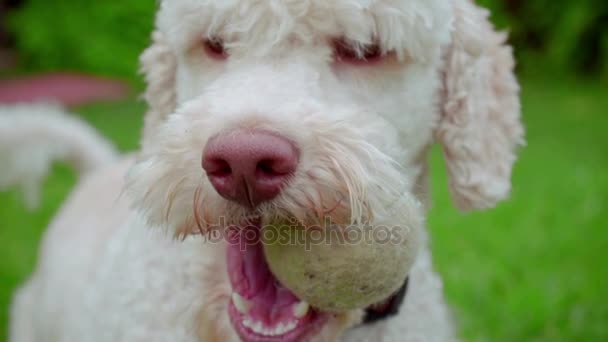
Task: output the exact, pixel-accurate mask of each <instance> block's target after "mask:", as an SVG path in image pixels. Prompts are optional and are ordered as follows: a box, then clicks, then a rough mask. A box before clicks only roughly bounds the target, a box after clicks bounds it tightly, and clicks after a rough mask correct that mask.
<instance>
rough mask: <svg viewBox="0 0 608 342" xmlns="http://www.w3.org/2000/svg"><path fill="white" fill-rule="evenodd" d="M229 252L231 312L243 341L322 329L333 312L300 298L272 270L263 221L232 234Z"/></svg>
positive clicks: (267, 341)
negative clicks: (316, 306) (263, 241)
mask: <svg viewBox="0 0 608 342" xmlns="http://www.w3.org/2000/svg"><path fill="white" fill-rule="evenodd" d="M227 253H228V255H227V265H228V274H229V278H230V283H231V285H232V299H231V301H230V304H229V307H228V314H229V316H230V320H231V322H232V325H233V327H234V329H235V330H236V332H237V334H238V335H239V336H240V338H241V339H242V340H243V341H244V342H278V341H281V342H289V341H302V340H307V339H308V338H309V337H311V336H314V335H316V334H317V333H318V332H319V331H320V330H321V328H322V327H323V325H324V324H325V323H326V322H327V320H328V319H329V317H330V315H329V314H327V313H322V312H320V311H317V310H315V309H314V308H312V307H310V305H309V304H308V303H306V302H304V301H301V300H300V299H298V297H296V295H295V294H293V293H292V292H291V291H290V290H289V289H288V288H286V287H284V286H283V285H281V284H280V283H279V281H278V280H277V279H276V278H275V276H274V275H273V274H272V272H271V271H270V269H269V267H268V264H267V262H266V259H265V256H264V251H263V246H262V241H261V224H259V223H254V224H250V225H247V226H245V227H242V228H241V229H239V232H238V233H237V234H235V235H234V236H232V237H231V238H230V243H229V246H228V252H227Z"/></svg>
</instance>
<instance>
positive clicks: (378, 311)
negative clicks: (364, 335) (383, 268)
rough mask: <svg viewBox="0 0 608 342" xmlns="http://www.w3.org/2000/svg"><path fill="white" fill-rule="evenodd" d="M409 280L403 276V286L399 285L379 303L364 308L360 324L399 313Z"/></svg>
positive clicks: (370, 322)
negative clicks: (387, 297) (393, 292)
mask: <svg viewBox="0 0 608 342" xmlns="http://www.w3.org/2000/svg"><path fill="white" fill-rule="evenodd" d="M409 280H410V277H407V278H405V282H403V286H401V288H400V289H399V290H398V291H397V292H395V294H394V295H392V296H391V297H390V298H389V299H387V300H386V301H384V302H382V303H380V304H374V305H372V306H370V307H368V308H367V309H365V316H364V317H363V322H361V325H367V324H372V323H375V322H378V321H381V320H384V319H387V318H390V317H392V316H395V315H397V314H398V313H399V309H400V308H401V304H402V303H403V300H404V299H405V294H406V293H407V284H408V283H409Z"/></svg>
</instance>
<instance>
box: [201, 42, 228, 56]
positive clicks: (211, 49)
mask: <svg viewBox="0 0 608 342" xmlns="http://www.w3.org/2000/svg"><path fill="white" fill-rule="evenodd" d="M204 46H205V53H207V56H209V57H211V58H213V59H217V60H223V59H226V58H228V51H226V47H225V46H224V41H223V40H222V39H221V38H217V37H212V38H207V39H205V41H204Z"/></svg>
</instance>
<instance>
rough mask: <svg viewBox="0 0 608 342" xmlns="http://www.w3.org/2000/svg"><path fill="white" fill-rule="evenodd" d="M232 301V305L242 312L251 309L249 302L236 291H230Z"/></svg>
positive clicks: (244, 312)
mask: <svg viewBox="0 0 608 342" xmlns="http://www.w3.org/2000/svg"><path fill="white" fill-rule="evenodd" d="M232 303H234V307H235V308H236V309H237V310H238V311H239V312H240V313H242V314H246V313H248V312H249V310H250V309H251V303H250V302H249V301H248V300H247V299H245V298H243V297H241V295H239V294H238V293H236V292H233V293H232Z"/></svg>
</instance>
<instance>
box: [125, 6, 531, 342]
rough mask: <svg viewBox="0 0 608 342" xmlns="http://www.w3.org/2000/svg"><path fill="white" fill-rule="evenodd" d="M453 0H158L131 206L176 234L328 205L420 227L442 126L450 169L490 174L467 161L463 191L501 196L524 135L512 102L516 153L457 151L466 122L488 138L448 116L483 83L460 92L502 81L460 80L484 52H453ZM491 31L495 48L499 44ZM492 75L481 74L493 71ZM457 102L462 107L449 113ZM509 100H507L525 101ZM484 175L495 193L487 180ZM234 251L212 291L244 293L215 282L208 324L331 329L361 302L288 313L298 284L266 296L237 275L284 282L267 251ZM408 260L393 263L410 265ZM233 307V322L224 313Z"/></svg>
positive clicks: (487, 199)
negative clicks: (425, 177)
mask: <svg viewBox="0 0 608 342" xmlns="http://www.w3.org/2000/svg"><path fill="white" fill-rule="evenodd" d="M461 5H462V6H464V9H462V11H471V12H474V10H475V9H474V8H472V7H471V5H470V4H468V3H466V4H461ZM455 6H456V5H454V4H452V3H451V2H449V1H440V0H413V1H403V0H384V1H366V0H337V1H325V0H312V1H288V0H285V1H271V0H268V1H256V2H252V1H248V0H230V1H225V0H222V1H220V0H165V1H161V5H160V9H159V14H158V19H157V31H156V32H155V35H154V40H155V42H154V44H153V45H152V47H151V48H150V49H148V51H147V52H146V53H145V54H144V55H143V57H142V61H143V64H144V71H145V73H146V76H147V79H148V83H149V88H148V92H147V94H146V98H147V100H148V102H149V103H150V105H151V111H150V113H149V115H148V117H147V122H146V130H145V136H144V140H143V146H142V147H143V149H142V153H141V156H140V159H139V162H138V164H137V165H136V166H135V167H134V168H133V169H132V171H131V173H130V175H129V191H130V193H131V195H132V196H133V198H134V203H135V205H136V206H137V207H138V208H139V209H141V210H142V211H143V212H144V213H145V215H146V217H147V219H148V221H149V222H150V223H151V224H152V225H155V226H164V227H167V228H169V229H170V230H171V231H173V232H174V233H175V234H176V235H180V236H183V235H188V234H193V233H197V232H200V231H202V232H205V231H207V230H209V229H215V228H218V227H219V228H220V229H222V228H226V227H242V226H245V225H246V224H251V223H252V222H254V223H255V225H259V226H260V227H261V226H263V225H264V224H265V223H266V222H270V221H276V220H283V219H289V220H296V221H297V222H299V223H300V224H302V225H304V226H312V225H317V224H319V223H321V222H325V220H327V219H328V218H329V219H330V220H331V222H332V223H334V224H338V225H349V224H359V225H360V224H366V225H372V226H373V225H377V224H388V225H403V226H407V227H408V229H409V230H410V231H411V232H413V233H415V232H416V231H418V230H419V229H421V227H420V222H421V221H422V220H421V217H422V216H423V210H422V209H421V206H420V205H419V204H418V199H416V197H415V195H414V193H415V190H416V189H415V187H416V186H417V184H416V180H417V177H418V176H419V174H420V172H421V166H422V165H421V160H422V159H423V158H422V157H423V153H424V151H425V149H426V147H427V146H428V145H429V143H431V142H432V139H433V135H434V134H435V135H437V136H438V137H439V139H440V140H442V141H443V140H455V141H456V145H457V146H456V147H455V148H452V147H453V146H451V145H450V144H448V143H446V142H445V141H443V142H444V145H445V147H446V154H447V156H448V160H449V161H450V163H449V164H448V165H449V166H452V165H454V166H453V167H451V168H450V172H451V173H452V176H453V180H454V179H460V178H458V176H459V175H460V174H459V172H460V173H461V172H464V173H467V172H468V171H467V165H469V166H470V167H468V169H470V170H473V172H476V173H480V172H483V173H484V177H485V178H483V179H482V180H481V181H480V182H476V181H471V179H470V172H469V175H468V177H469V179H467V180H464V181H456V182H455V183H454V184H456V185H454V192H455V196H456V197H457V200H459V198H460V200H459V203H461V204H463V206H465V207H483V206H487V205H490V204H492V203H493V202H495V201H496V200H497V199H499V198H500V197H502V196H504V193H506V192H507V191H508V189H504V187H503V188H498V190H497V187H499V186H500V185H501V184H502V183H501V182H502V181H503V178H507V181H508V173H509V172H510V165H511V163H512V160H509V155H510V153H511V150H512V147H513V145H514V144H515V142H516V141H517V140H518V138H519V136H520V135H521V132H520V129H519V128H518V125H517V113H515V114H512V115H511V114H509V115H511V116H514V119H509V120H511V121H508V120H507V121H508V122H507V123H508V124H509V125H511V126H513V127H514V128H510V127H509V128H508V130H511V131H510V132H509V131H508V130H507V133H503V131H504V130H502V129H499V131H497V132H493V133H496V134H498V139H499V140H500V139H501V137H503V136H504V139H502V140H503V142H505V143H506V144H507V145H508V146H504V147H497V149H498V153H499V154H500V153H503V154H505V155H507V156H506V159H507V160H502V159H505V158H503V157H504V156H502V155H500V156H499V158H501V160H500V161H498V162H496V163H494V164H492V163H491V162H487V161H486V160H485V159H484V158H486V159H487V158H490V157H491V155H492V154H496V150H493V149H492V146H482V147H481V151H480V156H475V155H473V156H472V155H471V154H470V153H471V151H465V152H464V153H463V152H462V148H465V149H467V148H469V147H470V146H468V145H470V144H469V142H468V141H466V140H467V139H468V136H469V135H475V134H477V135H479V136H477V137H474V139H476V140H475V141H474V144H475V145H479V144H482V145H483V144H484V140H485V139H486V137H485V136H484V135H483V134H484V133H483V132H478V131H474V132H470V131H471V130H470V129H469V128H470V127H473V126H472V125H471V126H470V127H469V126H467V127H466V129H469V133H467V135H466V137H465V138H463V136H464V135H463V134H464V133H462V132H461V131H462V130H457V131H456V132H455V131H454V129H453V128H452V126H453V125H462V126H466V124H467V123H466V122H465V123H464V124H462V123H459V122H458V120H460V118H459V117H457V115H460V114H459V113H460V112H461V111H462V108H461V107H462V106H463V105H462V104H460V107H459V106H458V104H459V103H460V102H462V99H463V98H464V99H466V98H467V96H475V95H479V94H464V95H463V94H461V93H458V91H457V90H458V89H460V88H459V87H461V88H465V87H469V88H470V87H474V88H475V90H476V91H477V93H480V94H481V95H482V96H484V97H485V96H486V95H488V94H489V93H488V92H492V91H486V93H483V91H484V90H483V89H485V88H483V87H481V88H479V89H478V87H476V84H477V83H476V82H469V83H471V84H468V83H466V82H465V83H466V84H460V83H462V82H461V79H466V78H467V77H469V76H470V75H469V74H467V73H466V72H464V71H462V72H459V71H458V70H457V69H458V68H459V67H460V66H461V64H463V63H465V64H466V62H467V61H468V60H471V61H476V59H475V58H482V57H483V54H482V52H478V53H477V55H474V56H471V54H470V53H468V52H467V55H466V56H465V57H468V58H469V59H466V58H465V60H463V61H461V60H456V59H458V58H460V57H459V56H458V55H457V52H459V51H461V50H464V48H463V49H459V48H458V47H457V46H456V44H455V43H454V39H455V38H454V37H455V34H454V30H453V28H454V26H458V18H457V17H456V16H455V14H454V13H455V12H456V11H455ZM472 15H473V14H472ZM474 15H477V16H478V17H479V20H481V21H483V20H484V18H483V16H482V15H480V14H479V13H475V14H474ZM482 29H484V30H486V31H489V32H490V33H488V36H490V34H493V32H491V28H490V29H489V30H488V28H487V27H485V26H483V27H482ZM475 34H477V33H472V35H471V37H469V36H467V35H466V34H464V33H463V38H462V39H461V40H463V41H464V40H466V39H469V40H471V41H475V42H477V41H483V38H479V39H477V40H475V39H474V38H476V37H473V35H475ZM492 37H493V36H492ZM463 44H464V43H463ZM479 44H482V43H479ZM491 44H493V45H492V47H493V48H495V49H498V48H500V44H501V41H498V40H495V41H494V42H491ZM446 47H452V48H453V51H447V50H446ZM496 54H498V52H497V53H496ZM446 55H449V56H447V57H446ZM452 56H453V58H452ZM509 56H510V55H509ZM474 57H475V58H474ZM463 58H464V57H463ZM452 59H454V60H452ZM507 62H508V61H507ZM450 63H452V64H455V65H454V66H451V67H450V66H449V64H450ZM507 64H508V63H507ZM446 65H447V66H446ZM446 68H447V69H446ZM450 68H453V69H454V71H453V72H451V69H450ZM488 68H490V69H492V70H494V69H496V68H494V66H488ZM504 68H507V69H508V68H510V65H505V66H504ZM451 74H453V75H454V76H453V77H452V78H450V75H451ZM507 74H508V75H507V76H504V77H507V78H508V77H509V75H510V72H507ZM463 75H466V76H463ZM482 76H484V75H482ZM494 76H495V75H491V76H490V75H487V77H488V78H489V79H488V82H492V81H493V79H494V78H495V77H494ZM505 82H507V83H508V82H514V81H513V80H511V79H507V80H506V81H505ZM452 83H453V84H455V85H454V87H456V88H458V89H456V90H454V89H453V88H454V87H451V84H452ZM501 84H503V83H499V84H498V85H499V86H501ZM488 86H489V87H492V86H493V84H489V85H488ZM505 87H506V88H505ZM503 88H505V89H506V90H503V89H502V88H501V89H499V90H496V92H498V91H501V92H503V91H504V92H505V93H506V94H507V95H508V96H514V95H513V93H516V87H513V89H511V88H509V87H508V86H504V87H503ZM464 90H466V89H464ZM491 95H492V96H493V97H498V96H497V94H494V93H492V94H491ZM484 100H487V101H494V100H493V99H490V98H485V99H484ZM454 101H456V102H458V101H460V102H458V103H453V102H454ZM511 102H512V101H511ZM450 104H451V105H452V107H455V108H452V110H451V111H450V113H452V112H453V113H456V114H455V116H454V117H456V119H454V117H451V116H450V115H449V114H450V113H448V112H447V111H446V108H447V107H446V106H448V105H450ZM482 104H484V105H485V102H484V103H482ZM493 104H494V102H492V105H493ZM470 105H471V104H470V103H469V104H464V106H465V107H466V106H470ZM473 105H474V104H473ZM513 106H514V108H510V109H509V110H510V111H515V112H516V111H517V105H516V104H515V105H513ZM482 107H483V106H482ZM486 107H488V106H485V107H483V108H467V110H466V112H467V113H469V112H472V113H473V114H470V115H471V116H472V117H474V119H475V120H477V119H479V120H482V121H484V122H489V123H490V124H492V123H493V122H494V121H496V122H504V120H502V119H499V118H496V117H495V116H492V115H491V114H492V113H489V112H492V110H491V109H492V108H490V109H488V108H486ZM499 109H500V108H499ZM476 111H481V112H483V114H479V113H477V112H476ZM488 113H489V114H488ZM478 117H479V118H478ZM508 117H509V116H508V115H507V118H508ZM465 119H466V118H465ZM480 124H482V125H483V124H484V123H483V122H480ZM486 126H487V125H486ZM492 127H493V126H489V127H487V128H489V129H492ZM466 129H465V130H466ZM459 139H460V140H459ZM463 139H464V140H465V141H464V143H462V141H463ZM458 141H460V144H459V143H458ZM472 148H473V151H472V152H473V154H475V152H476V151H475V149H476V147H475V146H473V147H472ZM459 153H460V154H462V158H458V156H459ZM467 157H468V158H469V159H468V160H467V159H466V158H467ZM450 158H452V159H450ZM511 159H512V158H511ZM495 164H500V165H495ZM505 164H508V165H506V166H504V165H505ZM480 165H481V166H480ZM507 169H508V170H507ZM463 170H464V171H463ZM486 170H489V171H488V172H486ZM494 174H498V175H497V176H494ZM490 175H492V177H495V178H491V177H490ZM497 184H498V185H497ZM488 188H490V189H493V190H488V191H489V192H488V193H486V190H485V189H488ZM503 192H504V193H503ZM459 196H460V197H459ZM415 235H416V234H412V239H414V238H415ZM254 248H256V247H254ZM227 249H228V252H227V253H225V254H228V257H227V259H226V260H224V261H218V262H217V263H218V264H222V265H224V264H225V265H226V268H227V270H225V271H224V272H225V273H226V276H221V275H217V274H213V275H211V274H210V276H209V287H208V288H207V289H202V291H207V292H211V291H213V290H211V289H217V288H222V284H223V283H226V284H228V285H229V286H230V287H231V288H232V289H233V290H234V289H244V290H243V291H241V293H237V292H235V294H236V296H235V294H233V295H232V297H233V300H232V301H231V298H230V297H231V294H230V293H224V294H222V293H205V296H206V297H207V298H208V300H209V305H206V308H205V309H204V310H205V311H206V312H205V313H203V314H202V317H205V319H206V320H210V321H218V322H216V323H217V324H206V325H205V326H206V327H207V328H208V329H211V330H213V331H206V332H204V334H209V335H208V336H211V335H216V336H217V335H221V336H225V337H234V336H235V333H236V334H238V336H240V338H241V339H243V340H250V341H279V340H280V341H287V340H302V339H305V338H312V337H318V338H319V339H321V338H323V339H329V340H331V339H333V338H334V337H335V336H336V335H337V334H338V333H339V332H340V331H341V330H343V329H344V328H346V327H347V326H348V325H351V324H352V323H353V322H354V321H356V319H358V318H359V317H360V316H361V312H362V310H363V309H365V308H364V307H362V308H359V309H357V310H353V311H351V312H346V313H342V314H331V315H330V314H326V313H323V312H321V311H318V310H315V309H314V308H312V309H309V310H306V311H305V312H303V313H302V312H298V311H297V310H295V311H294V310H293V309H292V307H294V308H295V307H298V304H300V305H299V308H300V309H301V308H302V305H301V303H300V299H298V298H297V297H296V296H295V295H293V294H291V293H290V292H289V289H286V288H284V287H283V286H281V285H276V286H278V287H277V288H274V290H272V291H274V292H272V291H271V292H272V294H271V295H268V294H266V295H262V294H260V293H258V292H260V291H258V290H252V289H251V287H256V286H252V285H251V286H249V289H246V288H247V287H248V286H247V285H244V284H242V283H248V284H250V283H251V282H253V281H254V279H255V281H256V282H263V283H269V284H275V283H276V281H275V279H274V277H273V275H272V274H271V273H270V272H268V269H267V266H265V262H264V260H263V256H262V257H261V259H255V258H256V257H253V256H251V255H250V254H247V253H240V254H239V253H233V252H230V249H231V247H227ZM235 254H237V255H236V256H234V255H235ZM253 254H256V253H253ZM223 257H225V255H224V256H222V258H223ZM247 258H250V259H249V261H251V260H255V263H254V264H255V265H250V264H251V263H252V262H248V261H247V260H246V259H247ZM252 258H253V259H252ZM409 266H410V265H404V267H403V269H400V270H396V272H397V273H399V274H405V273H407V271H408V270H407V268H408V267H409ZM239 272H243V273H248V274H249V273H251V274H249V275H247V276H239V275H238V274H237V275H235V274H236V273H239ZM255 273H257V274H258V276H256V274H255ZM259 274H264V277H262V276H259ZM239 282H240V283H239ZM260 286H262V285H260ZM272 286H275V285H272ZM262 287H263V288H265V289H266V288H267V287H266V285H263V286H262ZM244 292H246V293H244ZM279 292H280V293H286V294H284V295H282V296H281V295H279ZM235 297H236V299H234V298H235ZM262 297H263V298H262ZM252 305H254V306H255V305H260V306H264V307H265V309H261V308H251V306H252ZM286 308H287V309H286ZM300 311H301V310H300ZM270 312H272V313H273V314H270ZM227 315H228V316H229V317H230V320H231V322H232V324H231V325H226V324H222V323H221V321H222V319H223V318H224V317H228V316H227ZM211 327H215V328H211Z"/></svg>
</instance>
